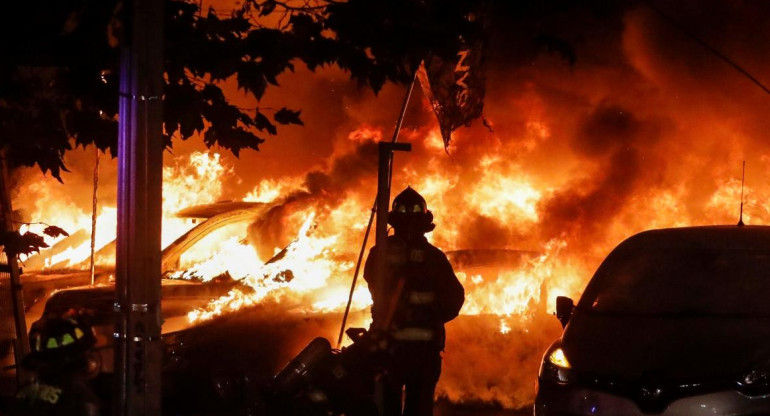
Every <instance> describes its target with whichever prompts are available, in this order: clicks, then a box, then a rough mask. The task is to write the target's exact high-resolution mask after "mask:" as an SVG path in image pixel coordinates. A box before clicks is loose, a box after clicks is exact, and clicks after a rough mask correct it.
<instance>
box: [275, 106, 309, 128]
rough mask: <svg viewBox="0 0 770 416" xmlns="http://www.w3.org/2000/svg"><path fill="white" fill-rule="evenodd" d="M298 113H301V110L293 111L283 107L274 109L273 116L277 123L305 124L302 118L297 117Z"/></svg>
mask: <svg viewBox="0 0 770 416" xmlns="http://www.w3.org/2000/svg"><path fill="white" fill-rule="evenodd" d="M300 113H302V111H293V110H289V109H288V108H286V107H284V108H282V109H280V110H278V111H276V112H275V114H274V115H273V118H274V119H275V121H276V122H277V123H279V124H284V125H285V124H299V125H300V126H304V125H305V124H304V123H302V120H300V118H299V115H300Z"/></svg>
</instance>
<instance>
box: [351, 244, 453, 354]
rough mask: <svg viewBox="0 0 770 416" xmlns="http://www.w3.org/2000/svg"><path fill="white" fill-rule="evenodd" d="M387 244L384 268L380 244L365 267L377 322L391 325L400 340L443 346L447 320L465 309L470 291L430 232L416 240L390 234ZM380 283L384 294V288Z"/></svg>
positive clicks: (375, 323) (395, 335)
mask: <svg viewBox="0 0 770 416" xmlns="http://www.w3.org/2000/svg"><path fill="white" fill-rule="evenodd" d="M387 248H388V250H387V253H386V260H385V268H386V270H384V271H383V273H377V272H376V270H374V268H375V264H376V263H377V261H376V258H377V256H379V255H381V253H380V249H379V248H378V247H377V246H374V247H373V248H372V250H371V251H370V253H369V257H368V258H367V260H366V265H365V266H364V279H365V280H366V282H367V283H368V284H369V291H370V292H371V294H372V300H373V305H372V319H373V321H374V326H375V327H379V328H382V329H384V330H386V331H387V332H388V334H389V335H390V336H391V337H392V338H393V339H394V340H396V341H401V342H404V343H411V342H417V343H421V344H424V345H426V344H430V345H432V346H434V347H435V348H436V349H437V350H439V351H440V350H443V349H444V342H445V330H444V324H445V323H446V322H449V321H451V320H452V319H454V318H455V317H456V316H457V315H458V314H459V312H460V308H461V307H462V305H463V302H464V301H465V291H464V289H463V286H462V285H461V284H460V282H459V281H458V280H457V276H455V274H454V271H453V270H452V265H451V264H449V260H447V258H446V255H444V253H443V252H442V251H441V250H439V249H438V248H436V247H435V246H433V245H431V244H430V243H429V242H428V240H427V239H426V238H425V237H424V236H419V237H415V238H413V239H410V240H407V239H404V238H401V237H399V236H398V235H396V236H390V237H388V245H387ZM380 276H382V277H380ZM380 278H384V279H386V282H385V284H381V283H382V282H379V281H378V279H380ZM379 288H383V289H382V291H383V292H384V293H378V289H379ZM387 321H389V322H387ZM385 325H386V326H387V327H384V326H385Z"/></svg>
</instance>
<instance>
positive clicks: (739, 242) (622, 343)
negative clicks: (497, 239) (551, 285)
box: [535, 226, 770, 415]
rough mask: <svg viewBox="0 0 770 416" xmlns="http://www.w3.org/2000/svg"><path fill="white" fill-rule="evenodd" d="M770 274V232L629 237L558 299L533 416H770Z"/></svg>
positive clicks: (720, 230) (686, 231) (703, 230)
mask: <svg viewBox="0 0 770 416" xmlns="http://www.w3.org/2000/svg"><path fill="white" fill-rule="evenodd" d="M768 270H770V227H763V226H710V227H690V228H675V229H663V230H653V231H646V232H643V233H640V234H637V235H635V236H632V237H630V238H629V239H627V240H626V241H624V242H623V243H621V244H620V245H619V246H618V247H617V248H615V249H614V250H613V251H612V252H611V253H610V254H609V256H607V258H606V259H605V260H604V262H603V263H602V264H601V265H600V266H599V268H598V270H597V271H596V273H595V274H594V276H593V278H592V279H591V281H590V282H589V284H588V286H587V287H586V290H585V292H584V293H583V295H582V297H581V298H580V301H579V302H578V304H577V306H574V307H573V304H572V302H571V301H570V300H569V299H567V298H561V299H559V300H558V301H557V316H559V317H560V320H562V324H563V325H566V327H565V329H564V333H563V335H562V337H561V338H560V339H559V340H557V341H556V342H555V343H554V344H553V345H552V346H551V347H550V348H549V349H548V350H547V351H546V353H545V356H544V358H543V362H542V365H541V368H540V374H539V377H538V391H537V397H536V401H535V415H557V414H558V415H564V414H569V415H593V414H622V415H642V414H661V415H706V414H708V415H728V414H729V415H739V414H740V415H749V414H751V415H756V414H768V413H770V326H769V325H768V323H769V322H768V321H769V320H770V303H768V302H767V297H768V294H770V279H768Z"/></svg>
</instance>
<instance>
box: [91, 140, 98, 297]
mask: <svg viewBox="0 0 770 416" xmlns="http://www.w3.org/2000/svg"><path fill="white" fill-rule="evenodd" d="M94 154H95V155H96V158H95V162H94V197H93V201H92V202H93V206H92V209H91V285H93V284H94V283H96V268H95V266H94V250H95V249H96V208H97V206H96V204H97V202H98V200H97V198H96V190H97V189H98V187H99V148H98V147H96V146H95V145H94Z"/></svg>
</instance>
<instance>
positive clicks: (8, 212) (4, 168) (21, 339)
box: [0, 151, 29, 386]
mask: <svg viewBox="0 0 770 416" xmlns="http://www.w3.org/2000/svg"><path fill="white" fill-rule="evenodd" d="M0 180H2V184H0V205H2V215H3V230H4V231H5V232H6V233H12V232H16V230H17V227H16V223H15V222H14V220H13V206H12V205H11V195H10V184H9V183H8V161H7V160H6V152H5V151H3V152H2V155H0ZM5 250H6V253H7V258H8V269H9V274H10V276H11V277H10V281H11V304H12V306H13V321H14V324H15V326H16V342H15V343H14V347H13V355H14V360H15V363H16V382H17V383H18V385H19V386H22V385H24V384H26V382H27V374H26V372H25V371H24V369H23V368H22V367H21V365H20V364H21V360H22V359H23V358H24V357H25V356H26V355H27V354H29V338H28V336H27V320H26V316H25V315H24V296H23V292H22V288H21V271H20V270H19V261H18V258H17V256H18V253H14V252H13V250H11V249H10V248H9V247H6V248H5Z"/></svg>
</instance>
